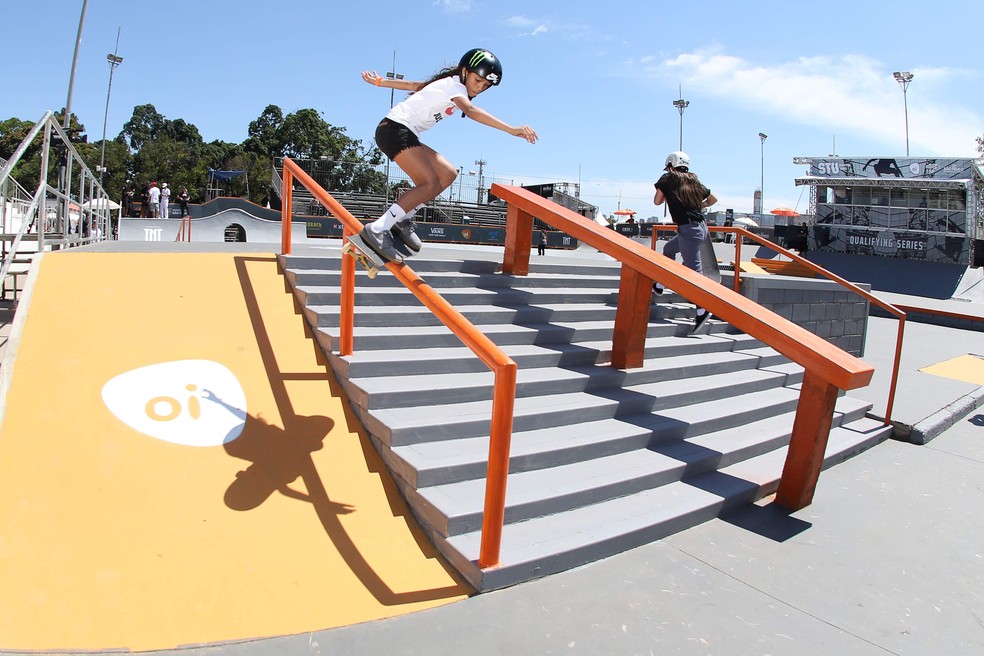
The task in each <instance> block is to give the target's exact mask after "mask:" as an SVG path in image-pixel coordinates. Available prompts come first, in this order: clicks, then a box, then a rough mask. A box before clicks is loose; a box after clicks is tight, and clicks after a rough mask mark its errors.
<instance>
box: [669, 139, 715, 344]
mask: <svg viewBox="0 0 984 656" xmlns="http://www.w3.org/2000/svg"><path fill="white" fill-rule="evenodd" d="M664 171H665V172H664V173H663V175H662V176H660V178H659V180H657V181H656V184H655V187H656V195H655V196H654V197H653V203H654V204H656V205H662V204H663V203H664V202H665V203H666V205H667V207H669V208H670V218H671V219H673V223H675V224H676V229H677V233H676V236H674V237H673V239H671V240H670V241H668V242H666V245H665V246H663V255H665V256H666V257H668V258H670V259H671V260H675V259H676V256H677V253H680V255H681V256H682V258H683V264H684V265H685V266H686V267H687V268H689V269H693V270H694V271H696V272H697V273H703V267H702V265H701V259H700V246H701V243H703V242H704V241H705V240H706V239H707V234H708V232H707V224H706V223H705V222H704V209H706V208H708V207H710V206H711V205H713V204H714V203H716V202H717V198H716V197H715V196H714V194H712V193H711V190H710V189H708V188H707V187H705V186H704V185H703V184H702V183H701V181H700V180H699V179H698V178H697V175H696V174H695V173H691V172H690V157H688V156H687V153H684V152H682V151H679V150H678V151H675V152H672V153H670V154H669V155H668V156H667V157H666V167H665V168H664ZM653 293H654V294H662V293H663V285H662V284H660V283H658V282H654V283H653ZM710 318H711V313H710V312H708V311H707V310H705V309H704V308H702V307H698V308H697V316H696V318H695V319H694V327H693V328H692V329H691V332H692V333H695V332H697V331H698V330H700V328H701V327H702V326H703V325H704V324H705V323H707V320H708V319H710Z"/></svg>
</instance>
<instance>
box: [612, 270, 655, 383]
mask: <svg viewBox="0 0 984 656" xmlns="http://www.w3.org/2000/svg"><path fill="white" fill-rule="evenodd" d="M652 296H653V281H652V280H650V279H649V278H647V277H645V276H644V275H642V274H641V273H639V272H638V271H636V270H635V269H633V268H631V267H629V266H628V265H627V264H625V263H623V264H622V276H621V279H620V280H619V286H618V306H617V307H616V308H615V329H614V331H613V333H612V366H613V367H615V368H616V369H632V368H635V367H641V366H642V365H643V362H644V361H645V359H646V333H647V332H648V330H649V313H650V309H651V303H652Z"/></svg>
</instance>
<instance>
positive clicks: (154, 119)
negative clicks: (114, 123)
mask: <svg viewBox="0 0 984 656" xmlns="http://www.w3.org/2000/svg"><path fill="white" fill-rule="evenodd" d="M166 120H167V119H165V118H164V116H163V115H162V114H161V113H160V112H158V111H157V109H156V108H155V107H154V106H153V105H151V104H146V105H137V106H136V107H134V108H133V115H132V116H131V117H130V120H129V121H127V122H126V123H124V124H123V130H122V131H121V132H120V136H119V138H120V139H122V140H123V141H124V143H126V145H127V146H129V147H130V150H132V151H133V152H137V151H139V150H140V149H141V148H143V146H144V144H147V143H150V142H152V141H155V140H157V138H158V137H160V136H161V134H163V133H164V123H165V121H166Z"/></svg>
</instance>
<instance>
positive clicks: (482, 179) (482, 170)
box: [475, 159, 488, 205]
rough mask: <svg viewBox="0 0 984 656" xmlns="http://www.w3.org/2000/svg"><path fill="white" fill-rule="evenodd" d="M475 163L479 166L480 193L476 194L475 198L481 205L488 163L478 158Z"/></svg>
mask: <svg viewBox="0 0 984 656" xmlns="http://www.w3.org/2000/svg"><path fill="white" fill-rule="evenodd" d="M475 164H476V165H477V166H478V193H477V194H476V195H475V200H476V201H477V203H478V204H479V205H481V204H482V191H483V189H482V186H483V185H484V183H485V165H486V164H488V162H486V161H485V160H484V159H476V160H475Z"/></svg>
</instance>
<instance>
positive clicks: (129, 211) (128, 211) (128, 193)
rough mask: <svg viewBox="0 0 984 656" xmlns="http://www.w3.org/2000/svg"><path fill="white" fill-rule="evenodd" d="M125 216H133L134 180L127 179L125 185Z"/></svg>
mask: <svg viewBox="0 0 984 656" xmlns="http://www.w3.org/2000/svg"><path fill="white" fill-rule="evenodd" d="M123 216H125V217H127V218H129V217H131V216H133V181H132V180H127V181H126V184H125V185H123Z"/></svg>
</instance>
